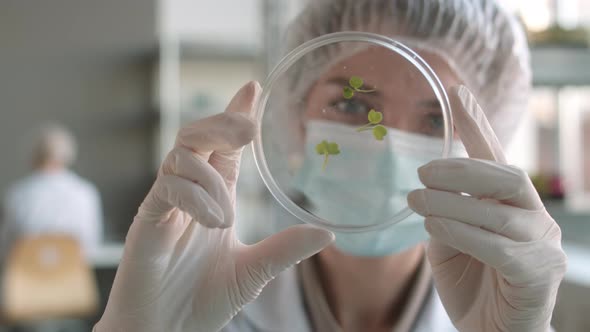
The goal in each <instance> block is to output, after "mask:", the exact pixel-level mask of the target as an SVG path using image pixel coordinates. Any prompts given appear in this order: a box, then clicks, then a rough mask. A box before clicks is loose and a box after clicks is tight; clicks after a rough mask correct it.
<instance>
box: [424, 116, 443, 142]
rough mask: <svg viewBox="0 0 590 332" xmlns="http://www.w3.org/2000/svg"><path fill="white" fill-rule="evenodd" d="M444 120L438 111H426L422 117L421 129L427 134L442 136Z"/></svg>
mask: <svg viewBox="0 0 590 332" xmlns="http://www.w3.org/2000/svg"><path fill="white" fill-rule="evenodd" d="M444 125H445V121H444V118H443V114H442V113H440V112H436V113H428V114H426V115H425V117H424V125H423V128H424V129H423V131H424V133H425V134H427V135H429V136H440V137H442V136H444Z"/></svg>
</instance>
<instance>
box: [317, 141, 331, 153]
mask: <svg viewBox="0 0 590 332" xmlns="http://www.w3.org/2000/svg"><path fill="white" fill-rule="evenodd" d="M315 152H317V154H327V153H328V142H327V141H325V140H323V141H321V142H320V143H318V145H316V146H315Z"/></svg>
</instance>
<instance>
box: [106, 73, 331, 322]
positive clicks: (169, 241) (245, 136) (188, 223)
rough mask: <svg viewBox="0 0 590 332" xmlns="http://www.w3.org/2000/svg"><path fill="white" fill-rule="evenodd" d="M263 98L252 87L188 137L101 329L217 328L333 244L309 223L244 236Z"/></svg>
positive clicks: (151, 198) (149, 210)
mask: <svg viewBox="0 0 590 332" xmlns="http://www.w3.org/2000/svg"><path fill="white" fill-rule="evenodd" d="M259 94H260V86H259V85H258V83H256V82H251V83H248V84H247V85H245V86H244V87H243V88H242V89H241V90H240V91H239V92H238V93H237V94H236V96H235V97H234V98H233V100H232V101H231V103H230V104H229V106H228V107H227V110H226V112H225V113H221V114H218V115H215V116H212V117H210V118H207V119H204V120H201V121H197V122H195V123H193V124H191V125H189V126H188V127H186V128H183V129H181V130H180V132H179V134H178V137H177V141H176V147H175V148H174V149H173V150H172V151H171V152H170V154H168V156H167V157H166V160H165V161H164V162H163V164H162V166H161V168H160V170H159V173H158V177H157V179H156V181H155V183H154V185H153V187H152V189H151V190H150V192H149V193H148V195H147V197H146V198H145V200H144V202H143V203H142V204H141V206H140V208H139V211H138V213H137V216H136V217H135V219H134V221H133V224H132V225H131V228H130V229H129V233H128V234H127V239H126V243H125V251H124V255H123V259H122V261H121V264H120V265H119V269H118V271H117V275H116V277H115V282H114V284H113V288H112V290H111V294H110V298H109V301H108V304H107V307H106V310H105V313H104V315H103V317H102V318H101V320H100V321H99V322H98V323H97V325H96V326H95V331H97V332H115V331H125V332H135V331H137V332H140V331H141V332H150V331H154V332H156V331H157V332H162V331H167V332H175V331H191V332H195V331H205V332H210V331H217V330H219V329H221V328H222V327H223V326H224V325H225V324H226V323H227V322H228V321H229V320H230V319H231V318H232V317H233V316H234V315H235V314H236V313H237V312H238V311H240V309H241V308H242V306H244V305H245V304H247V303H248V302H250V301H252V300H254V299H255V298H256V297H257V296H258V295H259V293H260V291H261V290H262V288H263V287H264V286H265V285H266V283H267V282H268V281H270V280H271V279H272V278H274V277H275V276H276V275H277V274H278V273H280V272H281V271H283V270H284V269H286V268H287V267H289V266H291V265H293V264H295V263H296V262H298V261H300V260H303V259H305V258H307V257H309V256H311V255H313V254H315V253H316V252H318V251H319V250H321V249H322V248H324V247H325V246H327V245H328V244H329V243H331V242H332V240H333V238H334V235H333V234H332V233H331V232H329V231H326V230H322V229H319V228H315V227H311V226H307V225H299V226H294V227H291V228H289V229H286V230H285V231H283V232H281V233H278V234H275V235H273V236H271V237H269V238H267V239H265V240H264V241H262V242H260V243H257V244H256V245H252V246H247V245H244V244H242V243H240V241H238V239H237V238H236V236H235V233H234V227H233V223H234V203H235V189H236V180H237V178H238V170H239V164H240V158H241V153H242V149H243V146H244V145H245V144H247V143H248V142H250V141H251V140H252V138H253V137H254V136H255V134H256V133H257V124H256V122H255V120H254V119H253V118H252V117H251V116H250V114H249V113H250V112H251V111H252V109H253V107H254V105H255V104H256V101H257V98H258V96H259ZM269 222H270V221H269Z"/></svg>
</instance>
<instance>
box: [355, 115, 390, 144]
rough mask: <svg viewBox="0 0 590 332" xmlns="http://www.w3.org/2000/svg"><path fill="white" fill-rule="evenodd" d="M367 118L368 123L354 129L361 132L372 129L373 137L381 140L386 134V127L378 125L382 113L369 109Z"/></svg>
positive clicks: (381, 118)
mask: <svg viewBox="0 0 590 332" xmlns="http://www.w3.org/2000/svg"><path fill="white" fill-rule="evenodd" d="M367 118H368V119H369V123H367V124H366V125H363V126H362V127H359V128H357V130H356V131H358V132H361V131H366V130H370V129H372V130H373V136H375V138H376V139H377V140H378V141H382V140H383V137H385V135H387V128H385V127H384V126H382V125H380V123H381V121H383V113H381V112H377V111H375V110H373V109H372V110H370V111H369V114H368V115H367Z"/></svg>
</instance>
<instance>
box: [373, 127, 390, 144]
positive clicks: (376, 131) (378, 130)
mask: <svg viewBox="0 0 590 332" xmlns="http://www.w3.org/2000/svg"><path fill="white" fill-rule="evenodd" d="M385 135H387V128H385V127H383V126H382V125H377V126H375V128H373V136H375V139H377V140H378V141H382V140H383V137H384V136H385Z"/></svg>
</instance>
